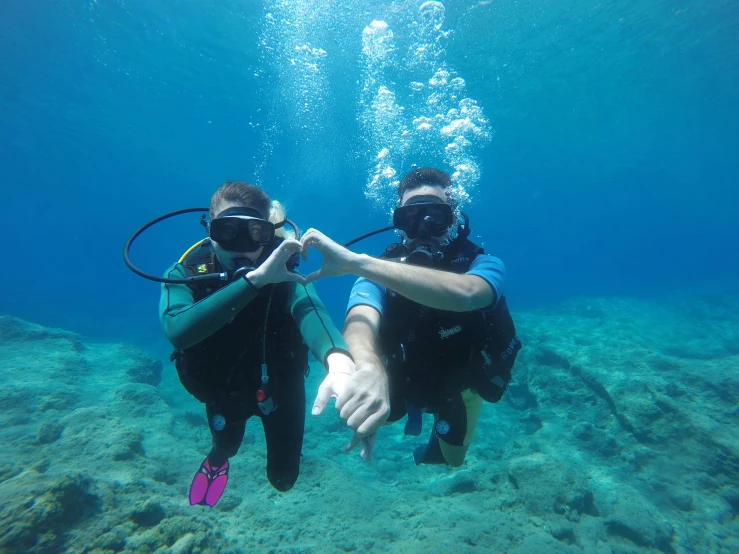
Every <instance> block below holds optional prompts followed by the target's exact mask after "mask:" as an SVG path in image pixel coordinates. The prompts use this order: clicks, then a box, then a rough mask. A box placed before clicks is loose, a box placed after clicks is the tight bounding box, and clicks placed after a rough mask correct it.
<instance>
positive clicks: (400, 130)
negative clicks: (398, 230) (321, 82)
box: [359, 1, 491, 210]
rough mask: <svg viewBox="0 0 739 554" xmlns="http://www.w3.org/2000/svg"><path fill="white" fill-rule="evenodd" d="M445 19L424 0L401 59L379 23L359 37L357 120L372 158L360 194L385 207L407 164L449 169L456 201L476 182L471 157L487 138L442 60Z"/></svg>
mask: <svg viewBox="0 0 739 554" xmlns="http://www.w3.org/2000/svg"><path fill="white" fill-rule="evenodd" d="M444 18H445V8H444V5H443V3H442V2H438V1H428V2H423V3H422V4H421V5H420V7H419V8H418V12H417V14H416V15H415V17H414V18H413V20H412V21H411V22H409V23H408V25H407V29H408V30H409V32H410V39H411V40H410V45H409V47H408V49H407V51H406V52H405V54H404V55H401V54H400V53H399V52H398V50H397V49H396V47H395V45H394V35H393V31H392V30H391V29H390V26H389V25H388V24H387V23H386V22H385V21H378V20H375V21H373V22H372V23H371V24H370V25H369V26H367V27H366V28H365V29H364V31H363V33H362V54H363V62H364V72H363V76H362V79H363V80H362V84H363V87H362V101H361V104H360V117H359V119H360V122H361V123H362V126H363V134H364V139H365V142H366V143H367V146H368V148H369V151H370V155H371V156H373V159H371V161H370V168H369V175H368V179H367V184H366V187H365V195H366V196H367V197H368V198H369V199H371V200H372V201H373V202H374V203H375V204H376V205H377V206H378V207H380V208H381V209H384V210H388V209H390V208H391V207H392V205H393V204H394V202H395V199H396V191H397V186H398V184H399V182H400V179H401V178H402V176H403V173H404V172H406V171H408V170H410V169H411V167H412V165H411V164H418V165H432V166H435V167H438V168H439V169H443V170H445V171H447V172H449V173H450V174H451V176H452V180H453V187H452V191H451V194H452V195H453V196H454V197H455V199H456V201H457V202H459V203H460V204H465V203H467V202H469V200H470V198H471V194H472V193H473V191H474V189H475V187H476V186H477V184H478V182H479V180H480V164H479V162H478V161H477V159H476V157H477V155H479V150H480V149H481V148H482V147H484V146H485V144H487V143H488V142H489V140H490V137H491V130H490V123H489V122H488V120H487V119H486V118H485V115H484V113H483V110H482V107H481V106H479V105H478V104H477V102H476V101H475V100H473V99H471V98H468V97H467V96H466V83H465V80H464V79H463V78H462V77H460V76H459V75H457V73H456V71H455V70H454V68H452V67H450V66H449V64H447V62H446V40H447V39H448V38H449V35H450V31H445V30H444V28H443V25H444ZM398 74H399V75H400V77H401V78H399V79H398V78H397V76H398ZM395 82H406V83H407V85H405V86H398V85H395V84H394V83H395ZM399 99H402V100H399Z"/></svg>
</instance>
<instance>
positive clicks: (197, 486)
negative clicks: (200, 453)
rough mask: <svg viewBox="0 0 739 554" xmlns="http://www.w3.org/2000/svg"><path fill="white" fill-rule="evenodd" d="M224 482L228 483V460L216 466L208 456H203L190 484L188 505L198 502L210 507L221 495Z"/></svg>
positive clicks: (224, 485)
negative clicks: (203, 458)
mask: <svg viewBox="0 0 739 554" xmlns="http://www.w3.org/2000/svg"><path fill="white" fill-rule="evenodd" d="M226 483H228V460H225V461H224V462H223V463H222V464H221V465H219V466H216V465H214V464H213V465H212V464H211V462H210V457H207V458H205V460H203V463H202V464H200V469H199V470H198V472H197V473H196V474H195V477H193V479H192V484H190V505H191V506H195V505H196V504H200V505H202V506H210V507H211V508H212V507H213V506H215V505H216V502H218V500H219V499H220V498H221V495H223V491H224V490H225V489H226Z"/></svg>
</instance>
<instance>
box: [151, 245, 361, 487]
mask: <svg viewBox="0 0 739 554" xmlns="http://www.w3.org/2000/svg"><path fill="white" fill-rule="evenodd" d="M207 254H208V253H207V252H206V255H207ZM198 256H200V257H201V259H202V252H200V253H198V252H195V253H194V257H195V258H197V257H198ZM212 263H213V264H217V261H215V259H214V258H213V262H212ZM193 267H197V268H200V269H202V268H204V267H205V265H202V266H201V265H198V264H197V263H192V264H191V263H189V259H187V260H185V262H184V265H183V264H179V263H178V264H175V265H174V266H172V267H171V268H170V269H169V270H168V271H167V272H166V274H165V276H166V277H171V278H184V277H186V276H189V275H191V274H192V273H193V270H192V268H193ZM216 269H218V268H216ZM208 272H210V271H208ZM159 312H160V321H161V324H162V327H163V329H164V332H165V334H166V336H167V339H168V340H169V341H170V343H172V345H173V346H174V347H175V349H176V350H175V352H174V353H173V359H174V361H175V362H176V367H177V371H178V374H179V377H180V380H181V382H182V384H183V385H184V386H185V388H186V389H187V390H188V392H190V393H191V394H192V395H193V396H195V398H197V399H198V400H200V401H201V402H203V403H205V405H206V413H207V415H208V422H209V424H210V430H211V434H212V436H213V450H211V453H210V454H209V458H210V460H211V461H212V462H213V463H214V464H215V465H220V463H221V461H222V460H223V461H225V459H226V458H229V457H231V456H234V455H235V454H236V453H237V452H238V449H239V446H240V444H241V441H242V439H243V436H244V429H245V425H246V421H247V420H248V419H249V418H250V417H251V416H258V417H260V418H261V420H262V426H263V428H264V435H265V439H266V443H267V477H268V479H269V481H270V483H271V484H272V485H273V486H274V487H275V488H276V489H278V490H280V491H286V490H289V489H290V488H291V487H292V486H293V484H294V483H295V481H296V480H297V477H298V471H299V463H300V455H301V448H302V444H303V430H304V422H305V388H304V377H305V375H306V374H307V371H308V356H307V351H308V349H310V351H311V352H312V353H313V355H314V356H315V357H316V358H317V359H318V360H320V361H322V362H324V365H325V363H326V358H327V356H328V355H329V354H330V353H332V352H335V351H340V352H345V353H347V354H348V352H347V350H346V344H345V343H344V340H343V339H342V337H341V333H340V332H339V330H338V329H337V328H336V327H335V326H334V325H333V323H332V322H331V318H330V317H329V315H328V313H327V312H326V309H325V307H324V306H323V303H322V302H321V300H320V299H319V298H318V295H317V294H316V291H315V289H314V288H313V286H312V285H308V286H304V285H301V284H298V283H280V284H276V285H266V286H264V287H262V288H261V289H259V290H257V289H256V288H255V287H253V286H252V285H251V284H250V283H249V282H247V281H246V280H245V279H243V278H239V279H237V280H235V281H234V282H232V283H230V284H228V285H226V286H223V287H221V288H216V289H201V288H198V287H192V288H191V287H190V286H188V285H184V284H182V285H180V284H174V285H173V284H164V285H163V286H162V292H161V298H160V310H159ZM306 345H307V348H306ZM263 362H266V365H267V368H268V375H269V382H268V385H267V386H265V385H264V384H263V383H262V381H261V373H262V364H263ZM262 389H266V390H267V395H268V396H269V397H270V398H271V399H272V400H273V402H274V405H275V406H276V408H275V409H274V410H272V411H269V413H263V411H264V410H262V409H260V402H259V400H260V398H259V397H258V393H259V391H260V390H262Z"/></svg>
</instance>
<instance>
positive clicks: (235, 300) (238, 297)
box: [159, 264, 259, 349]
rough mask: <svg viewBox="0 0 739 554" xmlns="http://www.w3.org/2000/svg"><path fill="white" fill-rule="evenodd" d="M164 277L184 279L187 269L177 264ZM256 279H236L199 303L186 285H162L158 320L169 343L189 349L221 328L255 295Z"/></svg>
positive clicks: (256, 291)
mask: <svg viewBox="0 0 739 554" xmlns="http://www.w3.org/2000/svg"><path fill="white" fill-rule="evenodd" d="M165 277H167V278H171V279H184V278H185V277H186V274H185V269H184V268H183V267H182V265H181V264H175V265H174V266H172V267H171V268H170V269H169V271H167V273H166V274H165ZM255 281H257V282H256V283H255V282H253V281H252V282H251V284H250V282H247V281H246V279H237V280H236V281H234V282H233V283H230V284H228V285H226V286H225V287H223V288H221V289H220V290H217V291H216V292H214V293H213V294H211V295H209V296H207V297H206V298H203V299H202V300H201V301H199V302H195V298H194V297H193V293H192V290H190V287H188V286H187V285H184V284H176V285H175V284H169V283H164V284H162V292H161V296H160V299H159V314H160V315H159V321H160V322H161V324H162V328H163V329H164V334H165V335H166V336H167V339H168V340H169V342H170V343H171V344H172V346H174V347H175V348H179V349H182V348H189V347H190V346H193V345H195V344H197V343H199V342H200V341H202V340H204V339H206V338H208V337H209V336H210V335H212V334H213V333H215V332H216V331H218V330H219V329H220V328H221V327H223V326H224V325H226V324H227V323H228V322H230V321H231V320H232V319H233V318H234V317H235V316H236V315H237V314H238V313H239V312H240V311H241V310H242V309H244V308H245V307H246V306H247V305H248V304H249V302H251V301H252V300H253V299H254V298H256V296H257V294H258V286H259V284H258V278H256V277H255Z"/></svg>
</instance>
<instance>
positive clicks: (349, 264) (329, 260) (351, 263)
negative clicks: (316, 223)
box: [300, 229, 358, 284]
mask: <svg viewBox="0 0 739 554" xmlns="http://www.w3.org/2000/svg"><path fill="white" fill-rule="evenodd" d="M300 242H301V244H302V245H303V259H304V260H305V261H308V250H309V249H310V247H311V246H312V247H314V248H315V249H316V250H318V252H320V253H321V256H323V263H322V264H321V267H320V269H318V270H316V271H314V272H313V273H310V274H308V275H306V277H305V282H306V284H307V283H311V282H313V281H315V280H317V279H321V278H323V277H341V276H342V275H346V274H347V273H353V271H354V267H355V266H356V263H357V259H358V256H357V254H355V253H354V252H352V251H351V250H348V249H346V248H344V247H343V246H341V245H340V244H338V243H337V242H334V241H333V240H331V239H330V238H328V237H327V236H326V235H324V234H323V233H321V231H319V230H317V229H308V230H307V231H306V233H305V234H304V235H303V238H301V239H300Z"/></svg>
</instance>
